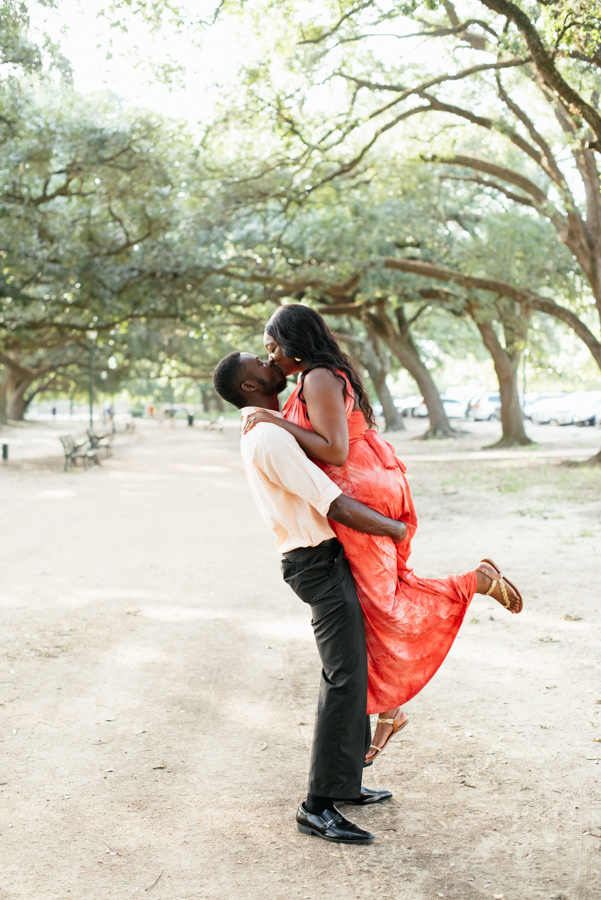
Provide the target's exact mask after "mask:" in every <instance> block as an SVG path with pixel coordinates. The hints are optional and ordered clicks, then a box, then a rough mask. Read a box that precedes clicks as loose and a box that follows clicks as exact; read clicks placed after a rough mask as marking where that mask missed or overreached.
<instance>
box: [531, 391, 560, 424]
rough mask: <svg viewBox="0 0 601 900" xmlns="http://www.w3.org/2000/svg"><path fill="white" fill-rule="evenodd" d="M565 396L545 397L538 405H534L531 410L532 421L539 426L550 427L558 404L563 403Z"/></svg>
mask: <svg viewBox="0 0 601 900" xmlns="http://www.w3.org/2000/svg"><path fill="white" fill-rule="evenodd" d="M565 396H566V395H565V394H563V395H562V396H561V397H545V398H544V399H543V400H540V401H539V402H538V403H534V404H533V405H532V408H531V410H530V419H531V420H532V421H533V422H535V423H536V424H537V425H548V424H549V422H550V421H551V416H552V415H553V412H554V410H555V409H556V408H557V406H558V404H560V403H563V399H564V397H565Z"/></svg>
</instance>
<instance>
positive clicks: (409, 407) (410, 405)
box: [394, 394, 424, 417]
mask: <svg viewBox="0 0 601 900" xmlns="http://www.w3.org/2000/svg"><path fill="white" fill-rule="evenodd" d="M423 399H424V398H423V397H422V396H421V394H412V395H411V396H410V397H403V398H402V399H401V400H395V401H394V405H395V406H396V408H397V409H398V411H399V412H400V414H401V415H402V416H405V417H407V416H409V417H410V416H414V415H415V410H416V408H417V407H418V406H419V405H420V403H421V402H422V400H423Z"/></svg>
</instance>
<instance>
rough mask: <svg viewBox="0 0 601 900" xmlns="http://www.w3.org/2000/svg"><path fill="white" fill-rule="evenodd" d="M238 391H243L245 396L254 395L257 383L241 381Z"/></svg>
mask: <svg viewBox="0 0 601 900" xmlns="http://www.w3.org/2000/svg"><path fill="white" fill-rule="evenodd" d="M240 389H241V390H242V391H244V392H245V393H246V394H254V393H255V391H256V390H257V382H256V381H243V382H242V384H241V385H240Z"/></svg>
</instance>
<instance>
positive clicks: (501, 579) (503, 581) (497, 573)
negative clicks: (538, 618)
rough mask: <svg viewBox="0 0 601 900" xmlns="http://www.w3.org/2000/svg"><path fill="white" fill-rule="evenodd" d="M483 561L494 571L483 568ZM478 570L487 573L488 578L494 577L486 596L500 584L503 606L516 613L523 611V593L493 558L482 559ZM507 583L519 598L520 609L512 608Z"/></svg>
mask: <svg viewBox="0 0 601 900" xmlns="http://www.w3.org/2000/svg"><path fill="white" fill-rule="evenodd" d="M482 563H484V564H485V565H487V566H491V567H492V569H493V570H494V571H492V572H490V571H487V570H486V568H482ZM476 571H477V572H481V573H482V574H483V575H486V577H487V578H492V584H491V586H490V587H489V589H488V590H487V591H486V593H485V595H484V596H485V597H489V596H491V594H492V592H493V591H494V589H495V587H496V586H497V584H498V585H499V587H500V588H501V596H502V597H503V603H502V606H504V607H505V609H508V610H509V611H510V612H512V613H513V614H514V615H517V614H518V613H521V611H522V610H523V608H524V601H523V599H522V595H521V594H520V592H519V591H518V589H517V588H516V586H515V584H512V583H511V581H510V580H509V578H507V577H506V576H505V575H503V573H502V572H501V570H500V569H499V567H498V565H497V564H496V563H494V562H493V561H492V559H483V560H481V561H480V565H479V566H478V568H477V569H476ZM507 585H509V587H510V588H511V589H512V591H514V593H515V595H516V597H517V598H518V600H519V603H520V606H519V609H516V610H513V609H511V600H510V599H509V594H508V593H507ZM493 599H494V598H493Z"/></svg>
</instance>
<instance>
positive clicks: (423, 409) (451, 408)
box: [413, 397, 465, 419]
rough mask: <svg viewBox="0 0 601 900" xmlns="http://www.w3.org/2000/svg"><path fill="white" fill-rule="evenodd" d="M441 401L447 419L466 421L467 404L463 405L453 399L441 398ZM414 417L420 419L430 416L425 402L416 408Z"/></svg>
mask: <svg viewBox="0 0 601 900" xmlns="http://www.w3.org/2000/svg"><path fill="white" fill-rule="evenodd" d="M440 399H441V400H442V405H443V407H444V411H445V412H446V414H447V418H449V419H465V403H461V402H460V401H459V400H453V399H452V398H451V397H441V398H440ZM413 415H414V416H417V417H418V418H425V417H426V416H427V415H428V407H427V406H426V404H425V402H424V401H423V400H422V402H421V403H420V404H419V406H416V408H415V409H414V410H413Z"/></svg>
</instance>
